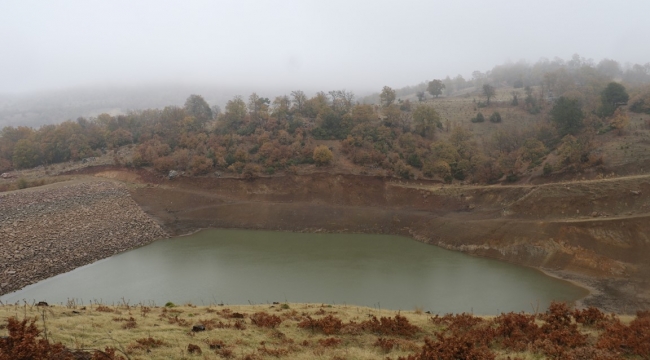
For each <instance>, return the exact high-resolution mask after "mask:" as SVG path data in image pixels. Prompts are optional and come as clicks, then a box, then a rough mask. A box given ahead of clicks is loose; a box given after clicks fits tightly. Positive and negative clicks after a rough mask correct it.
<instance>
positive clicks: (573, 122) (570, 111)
mask: <svg viewBox="0 0 650 360" xmlns="http://www.w3.org/2000/svg"><path fill="white" fill-rule="evenodd" d="M584 117H585V114H584V113H583V112H582V108H581V106H580V103H579V102H578V100H575V99H569V98H566V97H564V96H560V98H559V99H557V101H556V102H555V106H553V109H551V119H552V120H553V122H554V123H555V126H556V127H557V130H558V133H559V134H560V137H564V136H565V135H568V134H571V135H576V134H577V133H578V132H579V131H580V130H581V129H582V126H583V123H582V120H583V119H584Z"/></svg>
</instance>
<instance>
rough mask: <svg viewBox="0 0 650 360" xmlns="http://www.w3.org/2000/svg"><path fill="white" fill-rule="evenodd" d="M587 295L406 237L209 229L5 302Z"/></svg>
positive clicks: (441, 308) (485, 305)
mask: <svg viewBox="0 0 650 360" xmlns="http://www.w3.org/2000/svg"><path fill="white" fill-rule="evenodd" d="M89 241H91V240H89ZM586 295H587V291H586V290H585V289H583V288H580V287H577V286H575V285H573V284H570V283H568V282H565V281H562V280H558V279H555V278H552V277H549V276H546V275H544V274H543V273H541V272H539V271H537V270H534V269H530V268H525V267H521V266H516V265H513V264H509V263H505V262H500V261H496V260H491V259H485V258H477V257H472V256H468V255H465V254H462V253H458V252H453V251H448V250H445V249H441V248H438V247H436V246H431V245H427V244H423V243H420V242H417V241H415V240H412V239H409V238H406V237H400V236H391V235H360V234H311V233H288V232H274V231H249V230H203V231H200V232H198V233H195V234H193V235H189V236H184V237H178V238H171V239H163V240H158V241H156V242H154V243H152V244H149V245H147V246H144V247H141V248H138V249H134V250H131V251H127V252H125V253H122V254H118V255H115V256H113V257H110V258H108V259H104V260H100V261H98V262H96V263H93V264H90V265H86V266H84V267H81V268H78V269H75V270H73V271H70V272H68V273H65V274H61V275H58V276H55V277H52V278H49V279H47V280H43V281H41V282H38V283H36V284H33V285H30V286H28V287H26V288H24V289H22V290H20V291H17V292H14V293H10V294H7V295H4V296H2V297H0V300H2V301H3V302H4V303H14V302H17V301H20V302H21V303H22V301H23V300H25V301H27V302H28V303H32V302H33V301H37V302H38V301H47V302H49V303H50V304H58V303H62V304H65V303H66V302H67V301H68V300H69V299H74V300H75V301H76V302H77V304H81V303H84V304H87V303H89V302H91V301H93V302H95V301H100V302H103V303H105V304H113V303H115V304H117V303H121V302H122V301H127V302H129V303H130V304H131V305H133V304H137V303H142V304H145V305H164V304H165V303H166V302H168V301H171V302H173V303H176V304H185V303H192V304H195V305H210V304H221V303H223V304H249V303H251V304H260V303H272V302H275V301H277V302H312V303H319V304H320V303H324V304H352V305H362V306H369V307H379V308H386V309H394V310H400V309H401V310H414V309H415V308H420V309H423V310H425V311H426V310H428V311H431V312H432V313H434V314H435V313H440V314H444V313H449V312H454V313H460V312H473V313H474V314H481V315H489V314H498V313H500V312H509V311H515V312H519V311H527V312H531V311H535V310H537V308H538V309H539V311H543V310H545V309H546V308H547V306H548V305H549V304H550V302H551V301H553V300H556V301H567V302H573V301H575V300H578V299H580V298H582V297H584V296H586Z"/></svg>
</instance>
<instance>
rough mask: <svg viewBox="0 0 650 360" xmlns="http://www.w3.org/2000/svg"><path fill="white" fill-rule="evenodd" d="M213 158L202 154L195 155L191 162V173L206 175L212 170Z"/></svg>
mask: <svg viewBox="0 0 650 360" xmlns="http://www.w3.org/2000/svg"><path fill="white" fill-rule="evenodd" d="M212 166H213V162H212V159H210V158H207V157H205V156H202V155H194V156H193V157H192V160H191V162H190V169H189V170H190V174H192V175H205V174H207V173H209V172H210V170H212Z"/></svg>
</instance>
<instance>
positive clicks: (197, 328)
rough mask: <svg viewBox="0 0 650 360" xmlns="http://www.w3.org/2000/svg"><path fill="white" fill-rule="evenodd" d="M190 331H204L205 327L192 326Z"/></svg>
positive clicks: (199, 325) (200, 325) (201, 325)
mask: <svg viewBox="0 0 650 360" xmlns="http://www.w3.org/2000/svg"><path fill="white" fill-rule="evenodd" d="M192 331H194V332H199V331H205V325H203V324H196V325H194V326H192Z"/></svg>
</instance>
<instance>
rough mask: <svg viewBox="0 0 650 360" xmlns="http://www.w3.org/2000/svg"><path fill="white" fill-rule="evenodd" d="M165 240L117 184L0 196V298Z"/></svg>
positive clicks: (84, 183) (78, 185)
mask: <svg viewBox="0 0 650 360" xmlns="http://www.w3.org/2000/svg"><path fill="white" fill-rule="evenodd" d="M165 236H167V234H166V233H165V232H164V231H163V230H162V229H161V227H160V226H159V225H158V224H157V223H156V222H155V221H153V220H152V219H151V218H149V217H148V216H147V215H146V214H145V213H144V212H143V211H142V210H141V209H140V207H139V206H138V205H137V204H136V203H135V202H134V201H133V200H132V199H131V197H130V195H129V192H128V190H127V189H126V187H125V186H124V185H123V184H120V183H117V182H113V181H99V180H87V181H74V182H68V183H60V184H55V185H53V186H46V187H42V188H32V189H26V190H20V191H14V192H10V193H0V295H2V294H6V293H9V292H11V291H14V290H18V289H20V288H22V287H24V286H26V285H29V284H32V283H34V282H37V281H39V280H42V279H45V278H48V277H50V276H54V275H56V274H60V273H63V272H67V271H70V270H72V269H74V268H77V267H79V266H82V265H86V264H89V263H92V262H94V261H97V260H99V259H103V258H106V257H109V256H111V255H114V254H116V253H119V252H122V251H125V250H128V249H131V248H135V247H138V246H142V245H145V244H148V243H150V242H152V241H153V240H155V239H159V238H162V237H165Z"/></svg>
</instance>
